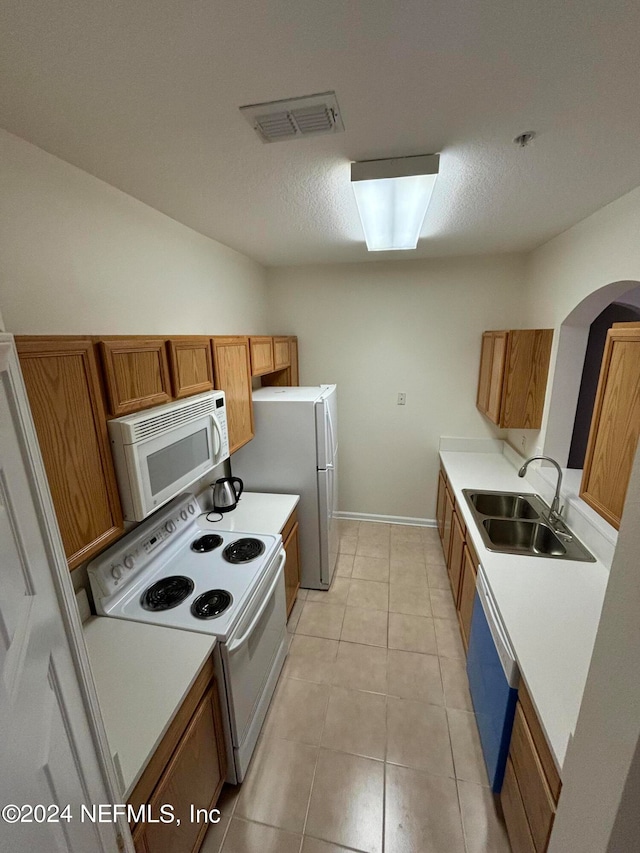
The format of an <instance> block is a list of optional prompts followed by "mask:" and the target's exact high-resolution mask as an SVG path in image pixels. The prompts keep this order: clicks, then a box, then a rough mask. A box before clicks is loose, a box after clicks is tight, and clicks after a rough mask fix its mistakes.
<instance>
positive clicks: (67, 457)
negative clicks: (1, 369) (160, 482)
mask: <svg viewBox="0 0 640 853" xmlns="http://www.w3.org/2000/svg"><path fill="white" fill-rule="evenodd" d="M16 345H17V347H18V353H19V356H20V365H21V368H22V374H23V376H24V381H25V385H26V387H27V394H28V396H29V404H30V406H31V412H32V415H33V420H34V423H35V427H36V432H37V434H38V442H39V444H40V450H41V451H42V458H43V461H44V467H45V470H46V472H47V479H48V481H49V488H50V489H51V496H52V498H53V505H54V507H55V511H56V516H57V519H58V524H59V526H60V532H61V534H62V541H63V543H64V549H65V554H66V555H67V559H68V561H69V568H70V569H74V568H75V567H76V566H78V565H80V563H82V562H84V561H85V560H88V559H90V558H91V557H92V556H94V555H95V554H97V553H98V552H99V551H102V550H103V549H104V548H106V546H107V545H108V544H109V543H110V542H112V541H113V540H115V539H117V538H118V537H119V536H121V535H122V533H123V532H124V529H123V524H122V510H121V507H120V498H119V496H118V489H117V486H116V478H115V472H114V468H113V460H112V457H111V451H110V447H109V438H108V435H107V421H106V413H105V410H104V404H103V400H102V388H101V386H100V379H99V374H98V367H97V363H96V358H95V353H94V349H93V344H92V343H91V341H89V340H70V339H55V338H50V339H46V338H16Z"/></svg>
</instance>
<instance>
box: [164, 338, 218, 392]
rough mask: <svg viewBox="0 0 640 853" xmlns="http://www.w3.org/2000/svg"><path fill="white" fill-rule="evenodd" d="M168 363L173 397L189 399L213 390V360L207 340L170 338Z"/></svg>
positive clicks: (209, 343) (209, 342) (208, 340)
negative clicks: (193, 395)
mask: <svg viewBox="0 0 640 853" xmlns="http://www.w3.org/2000/svg"><path fill="white" fill-rule="evenodd" d="M169 362H170V364H171V377H172V379H173V394H174V397H177V398H180V397H189V396H191V395H192V394H202V393H203V392H204V391H211V390H212V389H213V359H212V357H211V341H210V339H209V338H205V337H187V338H171V339H170V340H169Z"/></svg>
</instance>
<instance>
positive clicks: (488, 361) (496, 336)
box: [476, 329, 553, 429]
mask: <svg viewBox="0 0 640 853" xmlns="http://www.w3.org/2000/svg"><path fill="white" fill-rule="evenodd" d="M552 340H553V329H513V330H510V331H499V332H485V333H484V334H483V336H482V349H481V353H480V375H479V379H478V396H477V399H476V405H477V407H478V409H479V410H480V411H481V412H482V413H483V414H484V415H485V416H486V417H487V418H489V420H490V421H492V422H493V423H494V424H496V425H497V426H499V427H503V428H505V429H540V426H541V424H542V411H543V408H544V398H545V392H546V387H547V374H548V372H549V359H550V356H551V342H552Z"/></svg>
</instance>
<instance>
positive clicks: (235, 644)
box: [227, 548, 287, 652]
mask: <svg viewBox="0 0 640 853" xmlns="http://www.w3.org/2000/svg"><path fill="white" fill-rule="evenodd" d="M286 559H287V554H286V552H285V550H284V548H282V549H281V550H280V553H279V554H278V569H277V571H276V576H275V578H274V581H273V583H272V584H271V586H270V587H269V592H268V593H267V594H266V595H265V597H264V602H263V604H262V606H261V607H260V610H258V612H257V613H256V615H255V617H254V618H253V619H252V620H251V625H249V627H248V628H247V630H246V631H245V632H244V634H243V635H242V636H241V637H238V639H237V640H232V641H231V642H230V643H229V645H228V646H227V650H228V651H229V652H235V650H236V649H239V648H240V646H243V645H244V644H245V643H246V642H247V640H248V639H249V637H250V636H251V634H252V633H253V629H254V628H255V627H256V625H257V624H258V622H259V621H260V619H261V617H262V614H263V613H264V611H265V610H266V609H267V605H268V604H269V601H270V600H271V596H272V595H273V593H274V590H275V588H276V587H277V586H278V582H279V580H280V570H281V569H282V567H283V566H284V564H285V561H286Z"/></svg>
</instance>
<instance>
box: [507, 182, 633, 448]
mask: <svg viewBox="0 0 640 853" xmlns="http://www.w3.org/2000/svg"><path fill="white" fill-rule="evenodd" d="M639 235H640V188H638V189H636V190H633V191H632V192H630V193H627V195H625V196H623V197H622V198H619V199H617V200H616V201H614V202H612V203H611V204H609V205H607V206H606V207H604V208H602V209H601V210H599V211H597V212H596V213H594V214H592V215H591V216H589V217H588V218H587V219H584V220H583V221H582V222H579V223H578V224H577V225H574V226H573V227H572V228H570V229H569V230H568V231H565V232H564V233H563V234H560V235H559V236H558V237H556V238H554V239H553V240H550V241H549V242H548V243H546V244H545V245H543V246H541V247H540V248H539V249H536V250H535V251H534V252H532V253H531V254H530V255H528V257H527V261H526V280H527V285H526V294H527V295H526V300H525V310H524V313H523V316H522V325H523V326H525V327H527V326H528V327H531V328H535V327H540V328H549V327H551V328H553V329H554V330H555V334H554V346H553V352H552V356H551V369H550V371H549V385H548V388H549V389H551V388H552V387H554V379H555V378H556V367H558V374H557V376H558V383H557V384H556V386H555V388H554V392H555V396H554V398H553V400H552V397H551V394H550V393H548V394H547V407H546V411H545V415H544V418H543V424H542V430H541V433H540V434H538V433H536V432H531V433H528V434H526V435H525V438H526V450H525V452H526V453H531V454H532V453H534V452H538V451H540V450H542V449H544V451H545V452H547V453H550V454H551V455H552V456H558V457H561V456H562V449H563V448H565V446H566V450H567V451H568V442H569V441H570V437H571V429H572V425H573V417H574V415H575V406H576V402H577V397H578V386H579V383H580V377H581V374H582V361H583V359H584V351H585V349H586V344H587V337H588V327H589V324H590V323H591V321H592V320H593V319H595V317H596V316H597V315H598V314H599V313H600V311H601V310H602V309H604V308H605V307H606V306H607V305H608V304H609V303H610V302H612V301H614V300H615V299H617V298H618V297H619V296H621V295H622V294H624V293H625V292H627V291H628V290H629V289H630V288H633V287H634V286H636V285H637V283H638V281H640V239H639ZM607 285H608V288H607V289H606V290H601V291H600V289H601V288H605V287H606V286H607ZM598 291H600V292H598ZM578 306H579V307H578ZM569 315H571V317H569ZM567 318H569V319H568V322H567V325H565V326H564V327H562V324H563V322H564V321H565V319H567ZM558 346H560V348H561V351H560V358H559V359H558V360H557V361H556V358H557V355H558ZM551 404H552V405H553V406H554V414H553V416H552V419H551V423H549V406H550V405H551ZM560 407H563V408H562V410H561V408H560ZM547 426H549V432H547ZM522 435H523V433H522V431H521V430H510V431H509V440H510V441H511V443H512V444H513V445H514V446H515V447H520V446H521V437H522ZM561 461H562V460H561Z"/></svg>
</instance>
